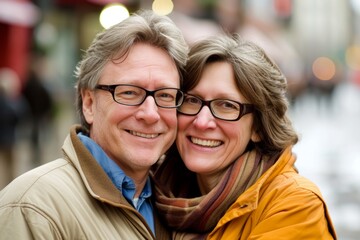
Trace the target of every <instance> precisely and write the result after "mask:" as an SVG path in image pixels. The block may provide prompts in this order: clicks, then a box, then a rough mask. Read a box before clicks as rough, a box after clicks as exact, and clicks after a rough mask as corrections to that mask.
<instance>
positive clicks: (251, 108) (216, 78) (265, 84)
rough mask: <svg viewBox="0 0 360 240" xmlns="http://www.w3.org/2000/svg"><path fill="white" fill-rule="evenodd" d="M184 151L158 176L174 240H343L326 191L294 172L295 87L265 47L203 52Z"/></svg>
mask: <svg viewBox="0 0 360 240" xmlns="http://www.w3.org/2000/svg"><path fill="white" fill-rule="evenodd" d="M186 70H187V77H186V78H185V82H184V92H186V94H185V98H184V102H183V104H182V106H181V107H179V108H178V112H179V113H180V114H179V115H178V135H177V140H176V146H175V145H174V146H173V147H172V148H171V149H170V150H169V152H168V154H167V156H166V158H165V159H164V161H163V162H162V164H161V165H159V166H158V167H157V169H155V170H154V172H153V179H154V182H155V186H156V188H155V189H156V195H157V197H156V203H155V205H156V207H157V209H158V212H159V214H160V215H161V217H162V218H163V219H164V221H165V222H166V223H167V224H168V225H169V227H171V228H172V229H173V230H174V234H173V238H174V239H204V238H208V239H244V240H245V239H336V234H335V230H334V227H333V225H332V222H331V219H330V216H329V214H328V211H327V207H326V204H325V202H324V199H323V198H322V196H321V193H320V191H319V189H318V188H317V187H316V186H315V185H314V184H313V183H312V182H310V181H309V180H307V179H306V178H304V177H302V176H300V175H299V174H298V172H297V170H296V168H295V167H294V163H295V160H296V157H295V155H294V154H293V153H292V146H293V145H295V144H296V143H297V141H298V136H297V134H296V133H295V131H294V128H293V126H292V124H291V122H290V120H289V118H288V117H287V109H288V102H287V99H286V91H287V83H286V79H285V77H284V75H283V74H282V73H281V71H280V70H279V68H278V67H277V66H276V64H275V63H274V62H273V61H272V60H271V59H269V57H268V56H267V55H266V54H265V53H264V51H263V50H262V49H261V48H259V47H258V46H257V45H255V44H253V43H251V42H248V41H245V40H242V39H240V37H234V38H232V37H229V36H219V37H216V38H212V39H208V40H204V41H201V42H198V43H197V44H195V45H194V46H193V47H192V49H191V51H190V56H189V62H188V64H187V69H186Z"/></svg>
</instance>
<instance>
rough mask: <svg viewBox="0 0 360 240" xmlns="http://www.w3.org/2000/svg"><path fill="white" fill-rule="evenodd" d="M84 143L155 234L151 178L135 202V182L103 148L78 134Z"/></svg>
mask: <svg viewBox="0 0 360 240" xmlns="http://www.w3.org/2000/svg"><path fill="white" fill-rule="evenodd" d="M78 136H79V138H80V140H81V141H82V143H83V144H84V145H85V146H86V147H87V149H88V150H89V151H90V153H91V154H92V155H93V156H94V158H95V159H96V161H97V162H98V163H99V164H100V166H101V167H102V168H103V169H104V171H105V172H106V174H107V175H108V176H109V178H110V179H111V181H112V182H113V183H114V185H115V186H116V188H117V189H119V191H120V192H121V193H122V194H123V196H124V197H125V198H126V200H128V202H129V203H130V204H132V205H133V206H134V208H135V209H136V210H138V212H139V213H140V214H141V215H142V216H143V217H144V218H145V220H146V222H147V224H148V225H149V227H150V229H151V230H152V231H153V233H154V234H155V225H154V216H153V207H152V204H151V199H150V197H151V195H152V191H151V183H150V178H148V179H147V181H146V184H145V186H144V189H143V191H142V192H141V194H140V196H139V199H138V200H137V203H136V201H135V202H134V194H135V184H134V181H133V180H132V179H131V178H130V177H128V176H126V175H125V173H124V172H123V170H122V169H121V168H120V167H119V166H118V165H117V164H116V163H115V162H114V161H113V160H112V159H110V158H109V157H108V156H107V155H106V153H105V152H104V151H103V150H102V148H101V147H100V146H99V145H98V144H97V143H95V142H94V141H93V140H92V139H91V138H89V137H87V136H85V135H84V134H82V133H79V134H78Z"/></svg>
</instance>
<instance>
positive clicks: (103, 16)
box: [100, 3, 130, 28]
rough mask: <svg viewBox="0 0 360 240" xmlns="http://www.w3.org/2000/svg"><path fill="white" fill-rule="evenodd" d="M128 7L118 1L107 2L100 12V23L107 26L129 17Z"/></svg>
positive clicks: (104, 26)
mask: <svg viewBox="0 0 360 240" xmlns="http://www.w3.org/2000/svg"><path fill="white" fill-rule="evenodd" d="M129 15H130V14H129V11H128V9H127V8H126V7H125V6H124V5H122V4H119V3H112V4H108V5H106V6H105V7H104V9H103V10H102V11H101V13H100V24H101V26H103V28H109V27H111V26H113V25H115V24H117V23H119V22H121V21H123V20H124V19H126V18H128V17H129Z"/></svg>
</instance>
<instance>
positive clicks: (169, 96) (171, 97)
mask: <svg viewBox="0 0 360 240" xmlns="http://www.w3.org/2000/svg"><path fill="white" fill-rule="evenodd" d="M155 97H156V98H157V99H158V100H161V101H165V102H173V101H175V99H176V91H172V90H168V91H167V90H162V91H159V92H157V93H156V95H155Z"/></svg>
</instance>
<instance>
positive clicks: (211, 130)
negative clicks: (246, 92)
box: [176, 62, 258, 175]
mask: <svg viewBox="0 0 360 240" xmlns="http://www.w3.org/2000/svg"><path fill="white" fill-rule="evenodd" d="M240 91H241V89H238V87H237V85H236V83H235V78H234V73H233V69H232V66H231V65H230V64H229V63H227V62H214V63H210V64H208V65H207V66H206V67H205V69H204V72H203V74H202V75H201V78H200V81H199V83H198V85H196V86H195V88H193V89H191V90H190V91H189V92H188V93H189V94H192V95H195V96H197V97H199V98H201V99H203V100H212V99H217V98H221V99H230V100H234V101H237V102H240V103H249V102H248V101H247V100H246V99H245V98H244V96H243V95H242V94H241V92H240ZM250 140H253V141H254V142H256V141H257V140H258V136H257V134H256V133H255V131H254V130H253V114H251V113H250V114H246V115H244V116H243V117H241V118H240V120H238V121H225V120H220V119H217V118H215V117H214V116H213V115H212V114H211V112H210V109H209V108H208V107H207V106H204V107H203V108H202V109H201V110H200V112H199V113H198V114H197V115H196V116H186V115H183V114H179V115H178V135H177V139H176V144H177V147H178V149H179V152H180V155H181V157H182V159H183V161H184V163H185V165H186V167H187V168H188V169H189V170H191V171H193V172H196V173H199V174H200V175H212V174H217V173H219V172H221V171H223V170H224V169H225V168H226V167H227V166H229V164H231V163H232V162H233V161H234V160H236V159H237V158H238V157H239V156H241V155H242V154H243V153H244V151H245V148H246V146H247V145H248V143H249V141H250Z"/></svg>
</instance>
